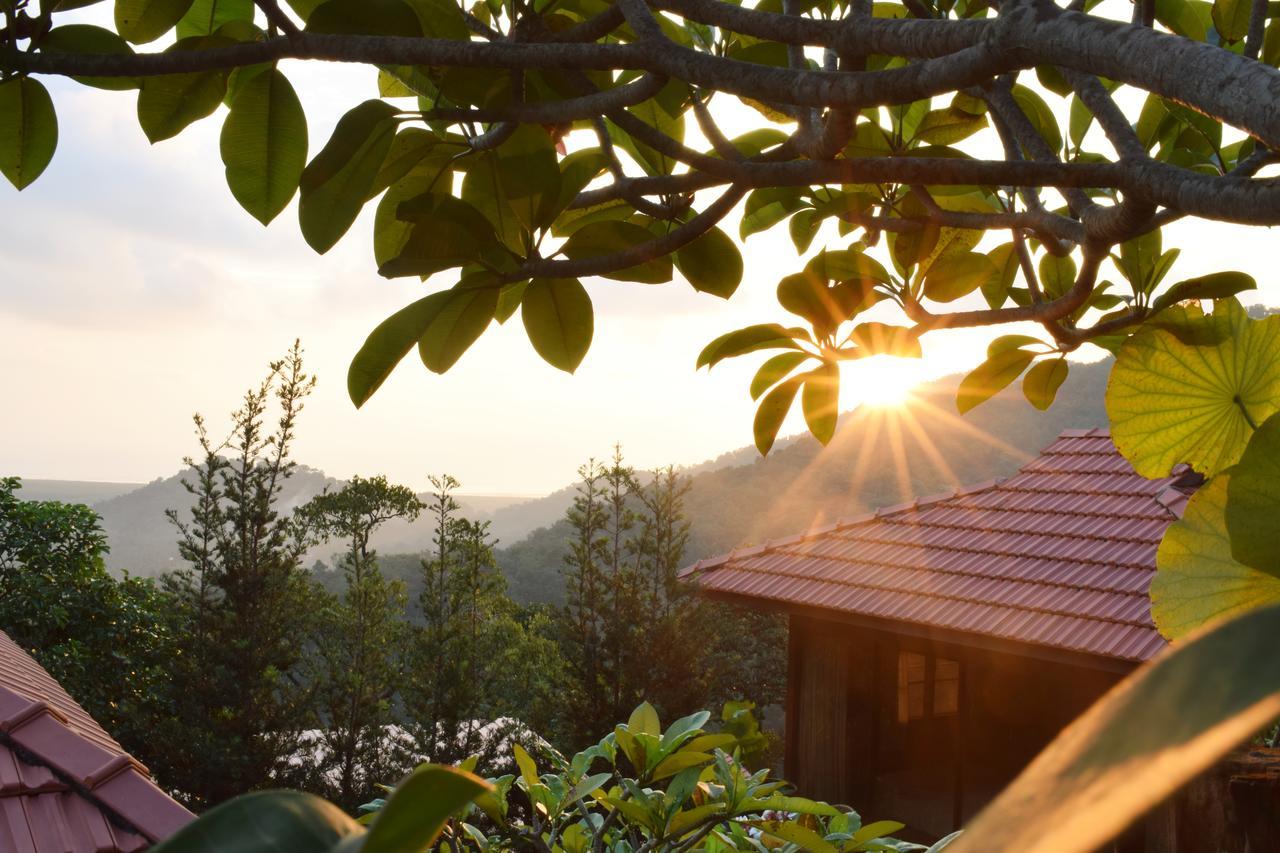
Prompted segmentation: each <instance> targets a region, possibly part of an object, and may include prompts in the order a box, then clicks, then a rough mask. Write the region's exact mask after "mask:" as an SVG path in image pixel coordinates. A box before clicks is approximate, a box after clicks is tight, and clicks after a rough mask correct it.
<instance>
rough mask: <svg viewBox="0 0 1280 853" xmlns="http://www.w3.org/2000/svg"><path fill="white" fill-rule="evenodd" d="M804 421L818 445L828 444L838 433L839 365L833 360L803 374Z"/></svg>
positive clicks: (802, 402)
mask: <svg viewBox="0 0 1280 853" xmlns="http://www.w3.org/2000/svg"><path fill="white" fill-rule="evenodd" d="M800 407H801V409H802V410H803V411H804V422H805V423H806V424H807V425H808V427H809V432H810V433H812V434H813V437H814V438H816V439H817V440H818V443H819V444H824V445H825V444H827V443H829V442H830V441H831V437H832V436H834V435H835V434H836V420H837V419H838V418H839V415H840V368H839V366H837V365H836V364H835V363H834V362H823V363H822V364H820V365H819V366H818V367H816V368H814V369H813V370H811V371H809V372H808V373H806V374H805V375H804V390H803V391H802V392H801V394H800Z"/></svg>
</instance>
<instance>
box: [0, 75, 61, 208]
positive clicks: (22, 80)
mask: <svg viewBox="0 0 1280 853" xmlns="http://www.w3.org/2000/svg"><path fill="white" fill-rule="evenodd" d="M57 147H58V116H57V114H56V113H55V112H54V111H53V100H52V99H51V98H50V97H49V91H48V90H47V89H45V87H44V84H43V83H40V82H39V81H38V80H32V79H31V78H30V77H10V78H9V79H8V80H5V81H3V82H0V172H3V173H4V176H5V177H6V178H8V180H9V183H11V184H13V185H14V186H15V187H17V188H18V189H20V190H21V189H23V188H24V187H27V186H29V185H30V184H31V182H32V181H34V180H35V179H36V178H38V177H40V173H41V172H43V171H44V170H45V167H47V166H48V165H49V161H51V160H52V159H53V152H54V149H55V148H57Z"/></svg>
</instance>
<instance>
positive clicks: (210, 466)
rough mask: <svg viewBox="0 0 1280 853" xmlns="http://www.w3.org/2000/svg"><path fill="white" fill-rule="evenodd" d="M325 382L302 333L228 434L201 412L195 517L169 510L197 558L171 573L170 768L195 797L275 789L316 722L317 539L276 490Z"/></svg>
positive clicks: (250, 395) (165, 765)
mask: <svg viewBox="0 0 1280 853" xmlns="http://www.w3.org/2000/svg"><path fill="white" fill-rule="evenodd" d="M314 386H315V380H314V378H313V377H311V376H309V375H308V374H307V373H306V372H305V371H304V369H303V364H302V348H301V346H300V345H299V344H297V343H296V342H295V344H294V345H293V348H292V349H291V350H290V351H289V353H288V355H287V356H286V357H285V358H283V359H281V360H280V361H276V362H272V364H271V365H270V367H269V369H268V371H267V376H266V377H265V378H264V379H263V380H262V382H261V383H260V384H259V385H257V386H256V387H254V388H251V389H250V390H249V391H247V392H246V393H245V396H244V399H243V401H242V404H241V407H240V408H239V409H237V410H236V411H234V412H233V413H232V415H231V429H230V432H229V433H228V435H227V437H226V438H225V439H223V440H221V441H219V440H215V439H213V438H211V437H210V435H209V433H208V430H207V428H206V425H205V421H204V420H203V419H202V418H201V417H200V416H199V415H197V416H196V418H195V422H196V433H197V439H198V441H199V443H200V450H201V457H200V458H199V460H195V459H188V460H186V464H187V465H188V467H190V468H192V469H194V471H195V479H193V480H191V481H188V482H187V483H186V486H187V490H188V491H189V492H190V494H191V496H192V501H193V503H192V507H191V512H190V515H189V517H188V516H187V515H186V514H184V513H179V512H177V511H171V512H170V515H169V517H170V520H171V521H172V523H173V524H174V527H175V529H176V530H177V531H178V535H179V540H178V548H179V553H180V554H181V555H182V557H183V559H184V560H185V561H186V562H187V563H188V566H187V567H186V568H183V569H179V570H177V571H175V572H173V573H172V574H170V575H167V576H165V577H164V578H163V579H162V586H163V588H164V590H165V591H166V592H167V593H168V597H169V600H170V610H171V620H172V626H173V631H174V635H175V637H176V638H177V642H178V646H179V648H178V652H177V654H176V655H175V658H174V661H173V664H172V670H171V672H170V685H169V686H170V689H171V692H172V697H173V699H172V701H173V705H174V708H175V711H174V716H173V718H172V719H171V720H170V721H168V723H167V725H166V727H164V731H163V732H162V733H161V735H162V736H163V737H164V743H165V747H166V748H165V749H164V750H163V755H162V756H160V760H158V761H157V764H159V767H158V768H157V772H158V773H159V774H160V775H161V776H162V778H165V779H166V780H167V781H168V782H169V784H170V785H172V786H173V787H174V788H175V789H177V790H178V791H179V792H181V793H182V794H183V795H184V796H186V797H188V798H189V799H190V800H191V801H192V802H193V803H196V804H211V803H216V802H219V801H221V800H224V799H226V798H228V797H231V796H233V795H235V794H238V793H241V792H243V791H246V790H250V789H253V788H258V787H261V786H263V785H266V784H269V783H270V782H271V779H272V777H273V774H275V773H277V772H279V771H280V770H281V769H282V766H281V762H282V761H283V759H284V757H285V756H286V755H289V754H291V753H292V752H293V751H294V749H295V748H296V746H297V739H298V736H299V734H300V732H301V731H302V729H303V727H304V726H305V725H306V722H307V719H308V718H307V715H306V713H305V710H306V708H307V703H308V701H309V698H308V696H307V689H306V686H305V685H304V684H302V682H301V681H300V674H301V672H300V667H301V664H302V660H303V655H304V652H305V650H306V644H305V640H306V638H307V637H309V636H310V635H311V631H312V629H313V627H314V625H313V623H314V620H313V615H314V613H315V612H316V610H317V606H316V605H317V597H316V594H315V590H314V589H313V588H312V583H311V581H310V579H309V577H308V576H307V574H306V572H305V571H304V570H303V568H302V564H301V561H302V555H303V554H304V552H305V551H306V549H307V546H308V544H309V537H308V536H307V535H306V532H305V531H304V530H303V529H302V528H301V526H300V525H299V523H298V519H297V518H295V516H294V515H293V514H284V513H281V512H280V508H279V507H278V506H277V498H278V496H279V494H280V491H281V489H282V488H283V484H284V481H285V480H286V479H287V478H288V477H289V476H290V474H291V473H292V471H293V467H294V462H293V460H292V458H291V455H290V454H291V451H292V444H293V440H294V437H295V431H296V428H297V419H298V416H299V414H300V413H301V411H302V408H303V404H304V401H305V399H306V397H307V396H308V395H309V394H310V393H311V390H312V389H313V388H314ZM273 403H274V404H275V405H274V408H275V410H276V411H275V418H276V420H275V424H274V429H272V428H271V427H270V426H269V423H268V418H270V417H271V416H272V408H273V406H272V404H273Z"/></svg>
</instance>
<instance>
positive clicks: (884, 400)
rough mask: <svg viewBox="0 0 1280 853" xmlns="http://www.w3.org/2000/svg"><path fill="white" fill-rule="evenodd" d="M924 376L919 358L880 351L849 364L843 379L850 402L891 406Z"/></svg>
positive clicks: (904, 398) (900, 401)
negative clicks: (890, 354)
mask: <svg viewBox="0 0 1280 853" xmlns="http://www.w3.org/2000/svg"><path fill="white" fill-rule="evenodd" d="M924 379H925V376H924V367H923V365H921V363H920V362H919V361H916V360H913V359H905V358H894V357H893V356H887V355H882V356H874V357H872V358H868V359H866V360H864V361H860V362H858V363H857V364H855V365H853V369H852V370H850V371H848V378H847V379H846V380H845V381H846V383H847V387H848V389H849V394H850V399H849V402H850V403H852V404H854V405H862V406H872V407H875V408H892V407H895V406H901V405H902V404H903V403H905V402H907V400H909V399H910V398H911V391H912V389H913V388H915V387H916V386H917V385H919V384H920V383H921V382H923V381H924Z"/></svg>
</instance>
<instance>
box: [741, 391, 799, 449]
mask: <svg viewBox="0 0 1280 853" xmlns="http://www.w3.org/2000/svg"><path fill="white" fill-rule="evenodd" d="M806 375H807V374H801V375H799V376H793V377H791V378H790V379H788V380H787V381H786V382H783V383H782V384H780V385H779V386H778V387H776V388H774V389H773V390H772V391H770V392H769V393H768V394H766V395H765V398H764V399H763V400H761V401H760V406H759V408H757V409H756V418H755V423H754V424H753V432H754V433H755V440H756V449H757V450H759V451H760V455H761V456H768V455H769V450H770V449H771V448H772V447H773V442H774V441H775V440H776V439H777V437H778V430H779V429H781V428H782V421H783V420H784V419H785V418H786V417H787V412H789V411H790V410H791V404H792V403H793V402H795V399H796V392H797V391H799V390H800V385H801V383H803V382H804V379H805V376H806Z"/></svg>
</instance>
